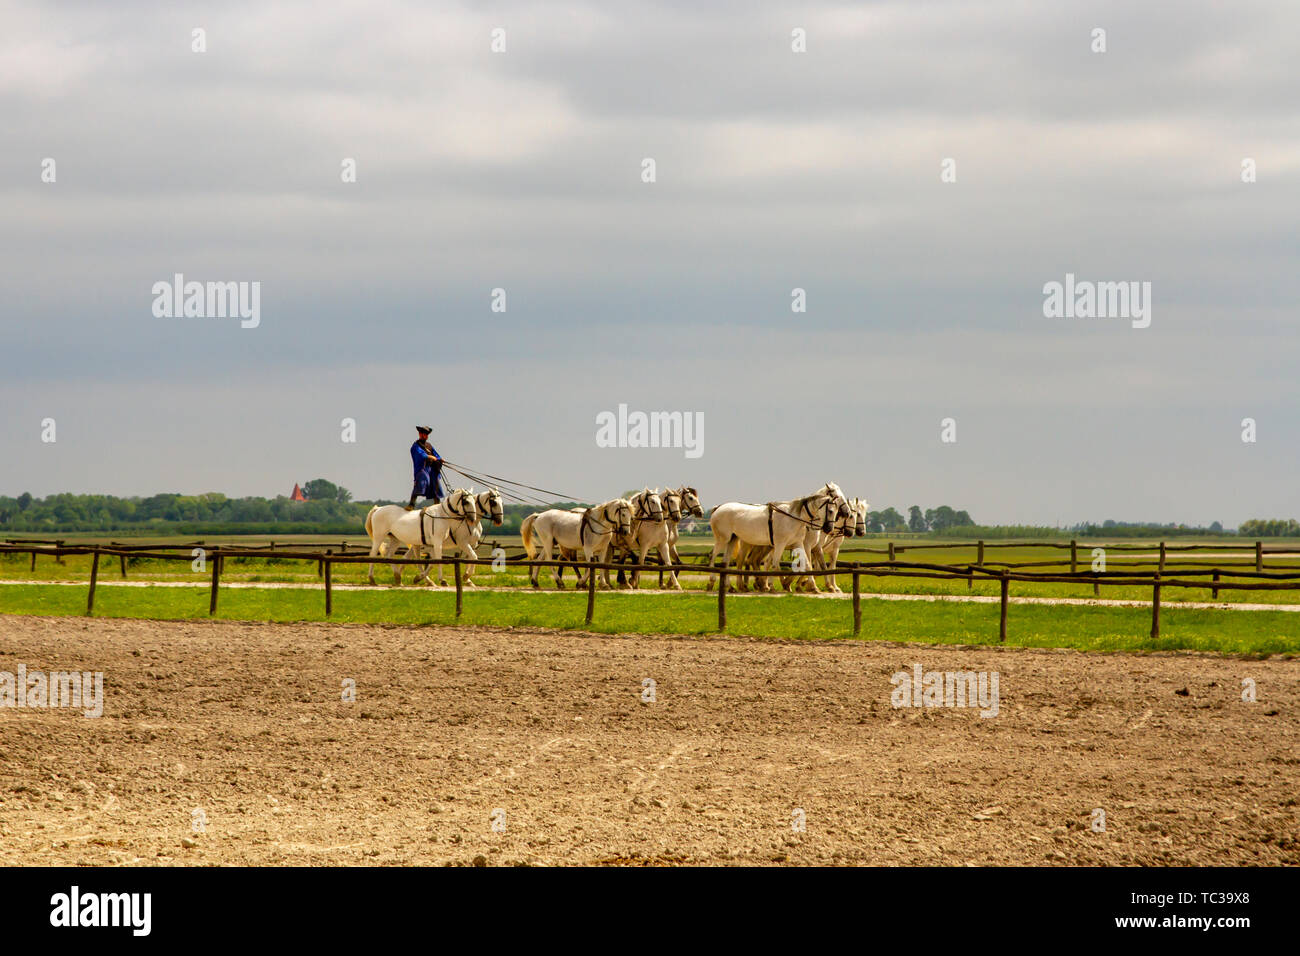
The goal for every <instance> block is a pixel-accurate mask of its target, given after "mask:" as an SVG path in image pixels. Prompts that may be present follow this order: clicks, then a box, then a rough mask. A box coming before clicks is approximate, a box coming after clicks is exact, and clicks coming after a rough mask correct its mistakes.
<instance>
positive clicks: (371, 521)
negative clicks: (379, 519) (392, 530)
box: [366, 505, 379, 541]
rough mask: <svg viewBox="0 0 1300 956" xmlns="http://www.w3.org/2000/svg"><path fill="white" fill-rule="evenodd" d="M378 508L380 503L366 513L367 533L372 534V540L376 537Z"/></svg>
mask: <svg viewBox="0 0 1300 956" xmlns="http://www.w3.org/2000/svg"><path fill="white" fill-rule="evenodd" d="M378 510H379V505H375V506H374V507H373V508H371V509H370V511H369V512H368V513H367V514H366V534H368V535H369V536H370V540H371V541H373V540H374V539H375V512H376V511H378Z"/></svg>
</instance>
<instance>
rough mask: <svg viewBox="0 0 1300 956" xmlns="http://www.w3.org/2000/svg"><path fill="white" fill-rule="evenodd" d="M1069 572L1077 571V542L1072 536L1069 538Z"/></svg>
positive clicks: (1076, 572) (1074, 572) (1075, 572)
mask: <svg viewBox="0 0 1300 956" xmlns="http://www.w3.org/2000/svg"><path fill="white" fill-rule="evenodd" d="M1070 573H1071V574H1078V573H1079V542H1078V541H1076V540H1075V539H1074V538H1071V539H1070Z"/></svg>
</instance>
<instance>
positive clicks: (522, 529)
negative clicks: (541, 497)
mask: <svg viewBox="0 0 1300 956" xmlns="http://www.w3.org/2000/svg"><path fill="white" fill-rule="evenodd" d="M536 520H537V512H533V513H532V514H530V515H529V516H528V517H526V518H525V519H524V520H523V523H522V524H520V525H519V536H520V537H521V538H523V540H524V551H525V552H527V554H528V559H529V560H530V561H531V560H532V558H533V522H534V521H536Z"/></svg>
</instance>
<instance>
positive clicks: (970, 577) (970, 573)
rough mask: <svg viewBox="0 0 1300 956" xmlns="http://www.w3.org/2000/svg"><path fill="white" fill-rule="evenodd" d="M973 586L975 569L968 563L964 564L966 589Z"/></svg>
mask: <svg viewBox="0 0 1300 956" xmlns="http://www.w3.org/2000/svg"><path fill="white" fill-rule="evenodd" d="M974 586H975V569H974V568H972V567H971V566H970V565H969V564H968V565H966V590H967V591H969V590H970V589H971V588H973V587H974Z"/></svg>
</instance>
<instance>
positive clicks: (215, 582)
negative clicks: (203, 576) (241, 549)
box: [208, 560, 221, 617]
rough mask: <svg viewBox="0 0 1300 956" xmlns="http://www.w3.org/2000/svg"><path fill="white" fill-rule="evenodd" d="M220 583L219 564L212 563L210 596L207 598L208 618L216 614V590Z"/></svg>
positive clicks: (217, 562) (216, 562)
mask: <svg viewBox="0 0 1300 956" xmlns="http://www.w3.org/2000/svg"><path fill="white" fill-rule="evenodd" d="M220 581H221V562H220V561H215V560H214V561H213V562H212V594H211V595H210V596H209V597H208V617H214V616H215V615H216V613H217V588H218V586H219V584H220Z"/></svg>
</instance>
